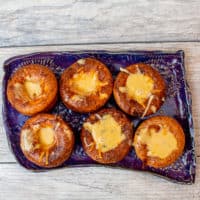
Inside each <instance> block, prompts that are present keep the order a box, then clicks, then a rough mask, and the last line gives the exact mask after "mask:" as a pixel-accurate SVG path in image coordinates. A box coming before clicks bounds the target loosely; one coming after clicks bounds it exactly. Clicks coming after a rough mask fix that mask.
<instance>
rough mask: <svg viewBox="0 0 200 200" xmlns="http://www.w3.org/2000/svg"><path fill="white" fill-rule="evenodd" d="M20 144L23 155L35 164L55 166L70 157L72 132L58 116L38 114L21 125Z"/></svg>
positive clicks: (48, 166) (46, 166) (72, 140)
mask: <svg viewBox="0 0 200 200" xmlns="http://www.w3.org/2000/svg"><path fill="white" fill-rule="evenodd" d="M20 146H21V149H22V152H23V153H24V155H25V157H26V158H27V159H28V160H30V161H31V162H33V163H35V164H36V165H38V166H41V167H45V168H51V167H57V166H59V165H61V164H62V163H63V162H64V161H66V160H67V159H68V158H69V157H70V155H71V153H72V150H73V146H74V134H73V132H72V130H71V128H70V127H69V125H68V124H67V123H66V122H64V121H63V120H62V119H61V118H60V117H59V116H56V115H52V114H38V115H36V116H34V117H32V118H30V119H28V120H27V121H26V122H25V124H24V125H23V127H22V129H21V134H20Z"/></svg>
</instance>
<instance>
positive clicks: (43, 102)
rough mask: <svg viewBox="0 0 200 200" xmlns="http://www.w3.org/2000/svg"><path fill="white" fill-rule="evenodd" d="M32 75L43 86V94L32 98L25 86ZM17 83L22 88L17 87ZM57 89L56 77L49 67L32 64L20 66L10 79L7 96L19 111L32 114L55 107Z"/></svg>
mask: <svg viewBox="0 0 200 200" xmlns="http://www.w3.org/2000/svg"><path fill="white" fill-rule="evenodd" d="M30 77H31V78H33V79H34V80H36V81H37V82H40V83H41V88H42V94H41V95H40V96H39V97H36V98H34V99H31V98H30V97H29V96H28V94H27V92H26V91H25V89H24V88H23V87H24V86H23V85H24V83H25V81H26V78H30ZM17 84H18V85H20V88H17V87H16V85H17ZM57 90H58V85H57V80H56V77H55V75H54V74H53V72H52V71H51V70H50V69H49V68H47V67H45V66H43V65H39V64H30V65H27V66H24V67H21V68H19V69H18V70H17V71H16V72H15V73H14V74H13V75H12V77H11V78H10V79H9V81H8V86H7V98H8V101H9V102H10V103H11V105H12V106H13V107H14V108H15V109H16V110H17V111H18V112H20V113H22V114H24V115H28V116H32V115H34V114H37V113H40V112H42V111H48V110H49V109H51V108H52V107H53V105H54V103H55V102H56V100H57ZM16 94H19V95H16Z"/></svg>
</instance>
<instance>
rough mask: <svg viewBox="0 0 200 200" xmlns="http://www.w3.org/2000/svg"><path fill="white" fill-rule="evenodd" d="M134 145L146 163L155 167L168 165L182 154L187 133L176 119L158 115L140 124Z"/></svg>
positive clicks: (138, 154)
mask: <svg viewBox="0 0 200 200" xmlns="http://www.w3.org/2000/svg"><path fill="white" fill-rule="evenodd" d="M133 145H134V148H135V152H136V154H137V156H138V157H139V158H140V159H141V160H142V161H143V163H144V165H147V166H151V167H154V168H162V167H167V166H169V165H171V164H172V163H174V162H175V161H176V160H177V159H178V158H179V157H180V156H181V155H182V153H183V150H184V146H185V134H184V132H183V129H182V127H181V125H180V124H179V123H178V122H177V121H176V120H175V119H173V118H171V117H167V116H156V117H152V118H149V119H147V120H145V121H144V122H142V123H141V124H140V125H139V127H138V128H137V130H136V132H135V136H134V142H133Z"/></svg>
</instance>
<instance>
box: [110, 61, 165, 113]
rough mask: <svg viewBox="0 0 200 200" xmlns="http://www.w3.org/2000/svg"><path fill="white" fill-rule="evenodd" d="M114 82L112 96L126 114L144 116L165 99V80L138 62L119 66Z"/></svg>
mask: <svg viewBox="0 0 200 200" xmlns="http://www.w3.org/2000/svg"><path fill="white" fill-rule="evenodd" d="M120 70H121V72H120V73H119V74H118V75H117V77H116V80H115V83H114V89H113V93H114V98H115V101H116V103H117V104H118V106H119V107H120V108H121V109H122V110H123V111H124V112H125V113H127V114H129V115H132V116H135V117H144V116H147V115H150V114H152V113H155V112H156V111H157V110H158V109H159V108H160V107H161V105H162V104H163V102H164V100H165V88H166V86H165V81H164V79H163V78H162V76H161V75H160V74H159V73H158V72H157V71H156V70H155V69H153V68H152V67H151V66H149V65H147V64H144V63H138V64H133V65H130V66H128V67H126V68H120Z"/></svg>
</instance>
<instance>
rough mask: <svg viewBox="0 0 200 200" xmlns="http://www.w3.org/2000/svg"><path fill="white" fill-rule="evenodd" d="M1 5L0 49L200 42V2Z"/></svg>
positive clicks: (19, 1) (73, 1)
mask: <svg viewBox="0 0 200 200" xmlns="http://www.w3.org/2000/svg"><path fill="white" fill-rule="evenodd" d="M0 2H1V6H0V41H1V43H0V46H16V45H17V46H20V45H32V44H34V45H45V44H72V43H73V44H74V43H98V42H100V43H102V42H103V43H108V42H109V43H111V42H130V41H131V42H138V41H148V42H149V41H150V42H152V41H197V40H198V41H199V40H200V15H199V10H200V2H199V0H190V1H187V0H182V1H180V0H168V1H159V0H153V1H152V0H140V1H132V0H124V1H120V0H110V1H104V0H94V1H91V0H87V1H84V0H68V1H65V0H60V1H50V0H49V1H42V0H40V1H38V0H32V1H23V0H15V1H14V0H13V1H3V0H2V1H0Z"/></svg>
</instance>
